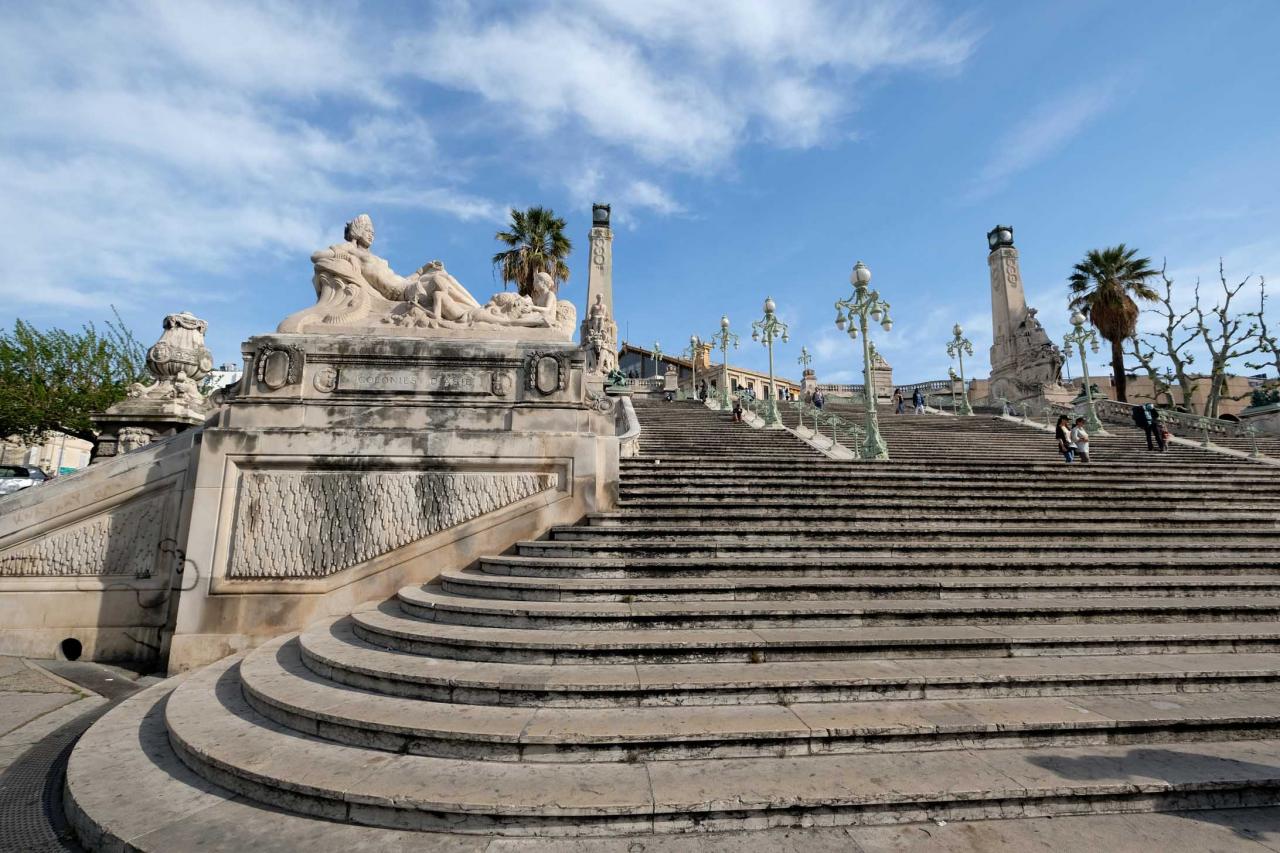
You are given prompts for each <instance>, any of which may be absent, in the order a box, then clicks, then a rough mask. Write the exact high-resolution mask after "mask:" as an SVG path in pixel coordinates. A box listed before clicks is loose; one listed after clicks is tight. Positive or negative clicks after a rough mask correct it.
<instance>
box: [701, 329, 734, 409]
mask: <svg viewBox="0 0 1280 853" xmlns="http://www.w3.org/2000/svg"><path fill="white" fill-rule="evenodd" d="M708 342H709V343H710V344H711V346H712V347H713V348H714V347H716V346H719V347H720V408H722V409H728V408H729V344H733V348H734V349H737V348H738V336H737V335H735V334H734V333H733V332H731V331H729V315H728V314H722V315H720V331H718V332H716V333H715V334H714V335H712V336H711V338H710V340H709V341H708Z"/></svg>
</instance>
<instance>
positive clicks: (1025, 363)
mask: <svg viewBox="0 0 1280 853" xmlns="http://www.w3.org/2000/svg"><path fill="white" fill-rule="evenodd" d="M987 245H988V248H989V253H988V255H987V266H988V267H990V270H991V384H990V395H991V396H990V402H992V403H994V402H996V401H997V400H998V399H999V398H1001V397H1003V398H1005V399H1007V400H1009V401H1010V402H1012V403H1015V404H1016V403H1022V402H1026V403H1030V404H1032V406H1034V407H1039V406H1043V405H1044V404H1046V403H1050V402H1055V403H1057V402H1063V403H1065V402H1067V401H1069V400H1070V399H1071V392H1070V391H1068V390H1067V389H1066V388H1064V387H1063V386H1062V385H1061V384H1060V383H1059V381H1058V380H1059V377H1060V376H1061V374H1062V362H1063V357H1062V352H1061V351H1060V350H1059V349H1058V348H1057V347H1056V346H1054V344H1053V342H1052V341H1051V340H1050V339H1049V335H1048V333H1047V332H1045V330H1044V326H1042V325H1041V324H1040V321H1039V320H1037V319H1036V309H1035V308H1028V307H1027V297H1026V294H1025V293H1024V291H1023V284H1022V272H1021V270H1020V269H1019V266H1018V250H1017V249H1015V248H1014V247H1013V227H1012V226H1010V225H997V226H996V227H995V228H992V229H991V231H989V232H988V233H987Z"/></svg>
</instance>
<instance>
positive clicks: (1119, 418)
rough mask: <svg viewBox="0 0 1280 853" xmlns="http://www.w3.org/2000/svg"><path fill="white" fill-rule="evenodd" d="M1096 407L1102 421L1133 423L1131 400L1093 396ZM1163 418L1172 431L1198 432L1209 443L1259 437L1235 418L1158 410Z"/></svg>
mask: <svg viewBox="0 0 1280 853" xmlns="http://www.w3.org/2000/svg"><path fill="white" fill-rule="evenodd" d="M1093 407H1094V409H1095V410H1096V411H1097V413H1098V418H1099V419H1100V420H1104V421H1107V422H1108V423H1123V424H1132V423H1133V406H1132V405H1131V404H1129V403H1121V402H1120V401H1118V400H1109V399H1094V401H1093ZM1156 411H1157V412H1158V413H1159V417H1160V421H1161V422H1162V423H1166V424H1168V425H1169V426H1170V427H1171V430H1172V431H1177V432H1181V433H1182V434H1183V435H1184V436H1187V435H1192V434H1195V435H1199V436H1200V439H1201V441H1200V443H1201V445H1203V446H1206V447H1207V446H1208V445H1209V444H1210V443H1212V441H1213V439H1214V438H1215V437H1221V438H1243V439H1247V440H1250V441H1253V440H1254V439H1255V438H1256V437H1257V430H1256V429H1254V428H1253V427H1251V426H1247V425H1245V424H1239V423H1235V422H1234V421H1224V420H1220V419H1218V418H1206V417H1205V416H1204V415H1193V414H1191V413H1190V412H1178V411H1174V410H1173V409H1157V410H1156ZM1257 454H1258V447H1257V444H1256V442H1255V443H1254V447H1253V455H1255V456H1256V455H1257Z"/></svg>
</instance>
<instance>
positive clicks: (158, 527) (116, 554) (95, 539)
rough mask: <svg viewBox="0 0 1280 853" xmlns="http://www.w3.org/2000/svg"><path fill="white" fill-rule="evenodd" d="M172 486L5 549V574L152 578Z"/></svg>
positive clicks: (1, 561) (1, 567) (0, 567)
mask: <svg viewBox="0 0 1280 853" xmlns="http://www.w3.org/2000/svg"><path fill="white" fill-rule="evenodd" d="M167 495H168V491H167V490H166V491H163V492H160V493H158V494H157V493H152V494H150V495H148V496H146V497H143V498H138V499H136V500H133V501H129V502H128V503H124V504H120V505H118V506H115V507H112V508H111V509H109V510H107V511H106V512H103V513H102V514H100V515H95V516H93V517H91V518H87V519H85V520H83V521H80V522H77V523H75V524H72V525H70V526H68V527H64V528H62V529H60V530H54V531H52V532H50V533H48V534H46V535H44V536H41V537H40V538H38V539H36V540H35V541H33V542H28V543H24V544H22V545H20V546H17V547H15V548H13V549H12V550H10V551H6V552H5V553H3V554H0V577H131V578H149V577H151V575H152V574H153V572H154V570H155V564H156V554H157V552H158V550H159V548H160V542H161V540H162V539H164V538H165V537H166V536H167V535H168V534H167V533H165V531H164V530H163V527H162V525H163V524H164V515H165V513H164V508H165V499H166V497H167Z"/></svg>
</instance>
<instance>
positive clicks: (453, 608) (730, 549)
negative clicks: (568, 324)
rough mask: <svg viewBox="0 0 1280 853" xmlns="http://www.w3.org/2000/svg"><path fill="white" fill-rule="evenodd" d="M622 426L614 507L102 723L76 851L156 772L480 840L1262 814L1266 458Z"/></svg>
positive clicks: (1036, 435)
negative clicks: (827, 448) (1236, 809)
mask: <svg viewBox="0 0 1280 853" xmlns="http://www.w3.org/2000/svg"><path fill="white" fill-rule="evenodd" d="M635 406H636V411H637V414H638V417H639V419H640V420H641V423H642V425H643V427H644V432H643V434H642V437H641V455H640V456H639V457H636V458H632V459H626V460H623V462H622V482H621V495H620V504H619V507H618V508H617V510H616V511H612V512H604V513H597V514H593V515H591V516H589V517H588V518H586V519H584V522H583V523H582V524H579V525H574V526H565V527H557V528H553V529H552V530H551V531H549V533H548V535H547V536H546V537H545V538H544V539H541V540H538V541H529V542H522V543H520V544H519V545H518V546H517V547H516V548H515V549H513V550H512V552H511V553H508V554H502V555H494V556H492V557H488V558H485V559H483V560H481V561H480V562H479V564H478V565H475V566H473V567H470V568H467V569H465V570H458V571H447V572H445V573H444V574H443V575H441V577H440V578H439V579H438V581H436V582H433V583H431V584H428V585H426V586H423V587H408V588H405V589H402V590H401V591H400V592H399V594H398V595H397V596H396V598H395V599H394V600H391V601H387V602H383V603H381V604H379V605H377V606H373V607H368V608H365V609H361V610H358V611H357V612H355V613H353V614H352V615H351V616H349V617H344V618H341V619H336V620H332V621H327V622H324V623H320V624H317V625H314V626H312V627H311V628H309V629H308V630H307V631H305V632H303V633H302V634H301V635H289V636H284V637H281V638H279V639H277V640H275V641H273V642H271V643H269V644H267V645H265V646H262V647H259V648H258V649H255V650H253V651H251V652H249V653H248V654H246V655H243V656H236V657H232V658H229V659H226V660H224V661H222V662H220V663H218V664H216V665H214V666H212V667H209V668H207V669H205V670H202V671H199V672H196V673H194V674H193V675H191V676H190V677H189V678H187V679H186V680H184V681H182V683H181V684H179V685H178V686H177V687H176V688H174V687H172V685H168V684H166V685H162V687H163V690H157V691H153V692H151V693H148V694H143V695H142V696H140V697H138V698H137V699H135V700H131V702H130V703H126V705H125V706H122V707H121V708H120V709H118V710H117V711H115V712H113V713H112V714H109V715H108V717H107V718H106V719H105V720H104V723H102V724H99V725H98V726H95V728H94V730H91V731H90V733H89V735H88V736H87V737H86V739H85V742H83V743H82V745H81V747H80V748H78V749H77V751H76V754H75V755H74V756H73V758H72V763H71V767H70V769H69V776H68V790H69V793H70V799H71V810H72V814H73V818H74V819H75V822H76V825H77V826H78V827H79V828H80V830H81V833H82V836H83V835H86V834H87V835H88V836H89V843H90V846H95V842H94V839H98V843H99V844H100V845H101V846H109V844H108V843H107V842H108V841H110V840H111V839H118V838H120V837H122V836H121V832H122V830H121V829H119V827H120V826H123V825H124V824H125V823H127V819H126V818H127V816H128V815H131V814H134V813H136V812H138V811H139V810H140V806H139V805H138V803H137V802H136V801H135V802H132V804H131V806H130V805H126V804H125V803H124V802H123V800H122V799H121V798H120V797H118V796H117V797H115V798H114V799H113V798H112V797H111V796H109V795H108V792H106V791H104V790H103V787H104V785H107V784H110V779H112V778H116V777H121V776H122V774H128V773H130V772H133V771H130V769H129V768H134V770H135V771H136V778H137V779H138V780H140V781H137V782H135V784H136V785H139V786H141V787H142V788H145V787H146V785H147V784H150V783H149V782H147V781H146V780H147V779H149V778H150V777H148V776H147V772H151V771H148V768H154V767H155V766H158V765H161V764H163V763H164V761H166V760H168V759H167V758H166V757H167V756H173V755H176V756H177V758H179V759H180V761H181V769H180V772H179V771H178V770H174V771H172V772H171V773H170V774H169V775H170V777H171V779H186V780H187V781H186V782H184V783H183V784H187V785H188V786H189V787H191V788H192V789H193V790H196V789H198V790H199V791H201V792H204V793H207V792H208V791H209V790H215V791H218V792H223V793H224V794H225V796H227V797H233V796H234V797H239V798H243V799H244V800H247V801H250V802H253V803H260V804H265V805H268V806H272V807H275V808H277V809H280V810H283V812H287V813H289V814H288V815H285V816H283V817H289V818H290V819H296V816H299V815H301V816H306V817H308V818H322V819H329V820H336V821H344V822H354V823H359V824H365V825H367V826H371V827H382V828H394V829H397V830H416V831H422V830H427V831H447V832H450V833H455V834H478V835H486V834H505V835H553V836H554V835H563V836H583V835H626V834H632V833H637V834H645V833H662V832H687V831H701V830H733V829H752V828H767V827H786V826H794V827H806V826H814V825H832V824H835V825H840V824H858V823H899V822H911V821H921V820H925V819H937V820H961V819H975V818H984V817H986V818H990V817H1020V816H1035V815H1065V814H1090V813H1102V812H1124V811H1144V810H1169V809H1189V808H1190V809H1195V808H1219V807H1228V806H1253V805H1262V804H1271V803H1276V802H1280V561H1277V559H1276V558H1275V554H1276V546H1277V544H1280V525H1278V522H1280V479H1278V478H1277V477H1276V476H1275V473H1274V472H1273V471H1272V470H1271V469H1270V468H1266V467H1264V466H1261V465H1258V464H1255V463H1250V462H1246V461H1242V460H1236V459H1232V458H1230V457H1226V456H1223V455H1221V454H1214V453H1207V452H1203V451H1200V450H1198V449H1196V448H1187V447H1177V448H1175V449H1173V450H1172V451H1171V452H1169V453H1167V454H1152V453H1148V452H1147V451H1146V450H1145V446H1141V447H1140V446H1139V445H1138V444H1136V443H1135V442H1134V441H1133V440H1132V437H1131V436H1117V437H1112V438H1100V439H1098V440H1097V441H1096V443H1095V446H1094V448H1093V450H1094V457H1095V460H1096V461H1095V462H1094V463H1092V464H1091V465H1089V466H1084V465H1072V466H1067V465H1065V464H1064V463H1063V462H1062V461H1061V460H1060V459H1059V458H1058V457H1057V456H1056V454H1055V452H1054V446H1053V440H1052V437H1051V436H1048V435H1046V434H1044V433H1043V432H1041V431H1036V430H1032V429H1028V428H1025V427H1021V426H1019V425H1017V424H1013V423H1010V422H1008V421H1005V420H1002V419H999V418H991V417H975V418H965V419H955V418H943V417H936V416H934V417H927V416H926V417H917V416H911V415H903V416H895V415H888V414H887V415H884V416H882V418H881V423H882V428H883V429H884V431H885V434H886V436H887V439H888V442H889V445H890V448H891V452H892V453H893V461H891V462H888V463H871V462H858V463H851V462H838V461H833V460H829V459H827V458H826V457H824V456H822V455H821V454H819V453H818V452H817V451H814V450H812V449H810V448H809V447H808V446H806V445H805V444H803V443H802V442H800V441H799V440H798V439H796V438H795V437H794V436H792V435H791V434H790V433H788V432H786V431H783V430H755V429H751V428H750V427H748V426H746V425H743V424H734V423H732V422H731V421H730V417H729V415H728V414H727V413H718V412H713V411H710V410H708V409H706V408H704V407H702V406H700V405H696V404H693V403H662V402H660V401H656V400H654V401H646V400H643V399H639V398H637V399H636V401H635ZM170 691H171V692H170ZM139 743H141V744H143V746H144V749H141V750H140V749H139ZM144 753H145V754H146V760H145V761H144V760H143V759H142V758H139V756H140V755H143V754H144ZM104 756H105V757H104ZM95 761H96V762H97V763H96V764H95V763H94V762H95ZM130 762H133V764H130ZM112 773H115V774H116V777H112V776H111V774H112ZM184 773H185V774H186V775H185V776H183V775H182V774H184ZM193 774H194V775H193ZM104 780H105V781H104ZM121 782H122V783H123V782H124V780H123V779H122V780H121ZM157 784H158V783H157ZM177 784H178V783H177V782H172V781H171V782H170V785H177ZM220 795H221V794H220ZM189 796H190V797H191V798H192V800H191V801H194V798H195V797H196V795H195V793H190V794H189ZM128 808H132V809H133V811H132V812H129V811H128ZM156 808H163V804H161V805H160V806H156ZM113 809H114V810H115V811H112V810H113ZM113 820H114V821H115V823H113V822H112V821H113ZM223 831H225V832H232V833H234V832H235V831H236V829H235V827H234V826H224V827H223ZM94 833H97V834H96V835H95V834H94ZM112 843H114V842H112ZM130 843H132V844H134V845H135V848H136V849H162V848H161V847H154V848H149V847H148V846H147V845H146V844H145V843H141V842H138V841H137V840H136V839H135V840H134V841H131V842H130Z"/></svg>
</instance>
